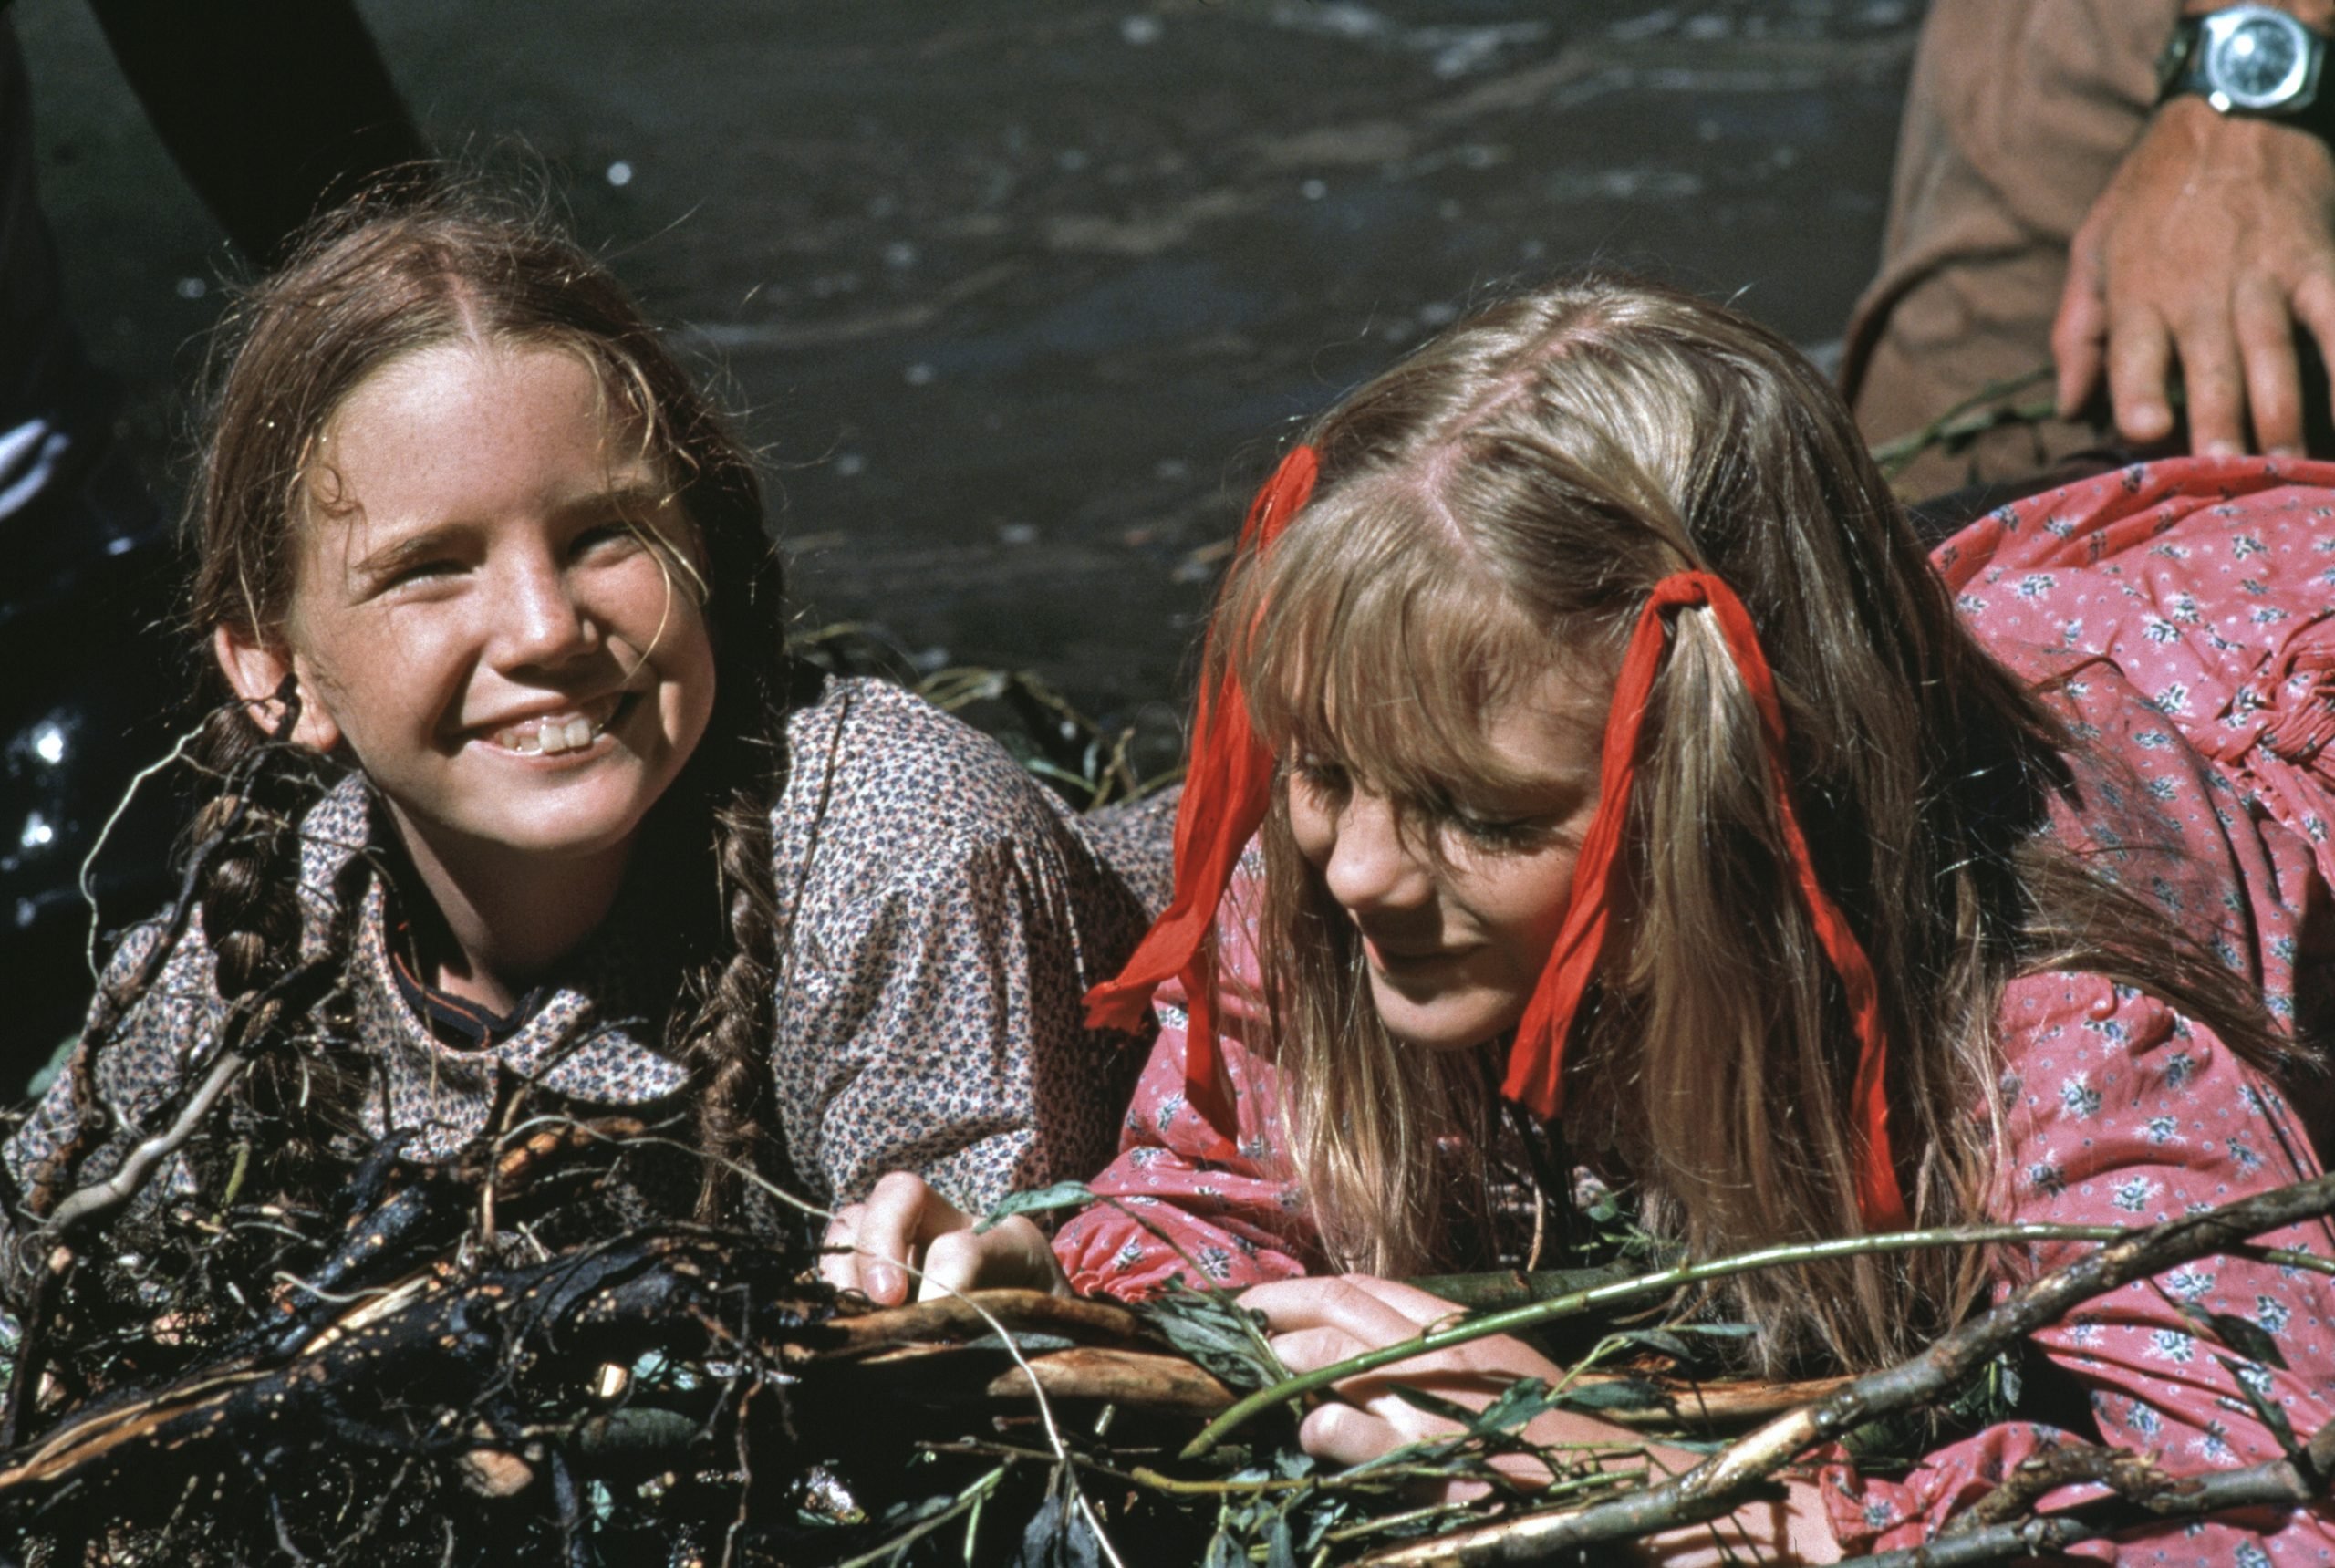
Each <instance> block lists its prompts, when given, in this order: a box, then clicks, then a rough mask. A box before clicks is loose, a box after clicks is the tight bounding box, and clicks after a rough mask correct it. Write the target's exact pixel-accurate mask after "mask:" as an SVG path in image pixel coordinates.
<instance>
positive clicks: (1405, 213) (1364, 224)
mask: <svg viewBox="0 0 2335 1568" xmlns="http://www.w3.org/2000/svg"><path fill="white" fill-rule="evenodd" d="M362 8H363V10H364V11H365V13H366V15H367V16H368V20H369V21H370V22H371V24H372V25H373V26H374V29H375V31H376V34H377V36H379V40H380V43H381V47H382V50H383V53H384V55H385V56H386V57H387V59H388V62H389V67H390V69H391V71H392V73H393V74H394V75H395V76H396V78H398V80H399V82H400V85H401V87H402V88H403V89H404V91H405V93H406V95H407V97H408V99H409V101H410V103H411V104H412V106H413V108H414V109H415V111H416V113H417V115H418V116H419V117H420V119H421V120H422V122H423V124H424V126H425V128H426V130H428V131H429V132H430V133H431V136H432V138H433V139H434V140H435V141H436V142H437V143H438V144H439V145H440V146H441V148H446V149H458V150H459V149H468V150H472V151H483V152H493V151H508V150H511V149H514V148H524V149H527V150H531V151H532V153H533V154H534V156H535V157H536V158H537V159H539V160H540V161H541V162H542V164H543V165H545V167H546V168H547V169H548V171H550V173H551V174H552V176H553V178H554V179H555V182H557V183H559V184H560V185H562V186H563V187H564V189H565V190H566V192H567V200H568V201H569V202H570V204H571V206H572V208H573V210H574V213H575V215H576V221H577V223H578V225H579V226H580V228H581V229H582V230H583V232H584V233H585V234H586V237H587V238H588V239H590V240H591V241H592V242H593V243H594V244H599V245H602V246H604V247H606V248H607V251H608V252H609V253H610V254H612V255H613V256H614V257H615V258H616V260H617V265H619V267H620V269H621V271H622V272H623V274H624V275H625V276H626V277H627V278H628V280H629V281H630V282H631V283H632V284H633V285H634V286H636V287H637V288H638V289H639V290H640V291H641V292H642V293H643V294H644V295H645V296H648V298H649V301H650V303H651V304H652V306H654V308H655V309H656V310H657V311H658V313H659V315H660V316H662V317H665V318H667V319H669V320H678V321H680V322H684V323H687V324H689V327H690V332H691V334H692V336H693V337H694V339H695V341H696V343H697V344H698V345H699V346H700V348H701V350H702V351H703V353H704V354H705V355H706V356H707V357H708V358H710V359H711V360H712V361H713V362H715V363H717V364H720V365H721V366H723V367H725V368H726V369H727V371H728V374H729V376H730V378H731V379H732V388H733V394H734V400H735V401H737V402H738V403H739V404H741V405H742V407H743V408H744V409H745V410H747V413H748V422H749V428H750V429H751V430H752V433H753V435H754V437H755V439H756V441H757V442H758V443H759V444H760V445H761V447H762V448H763V451H764V452H766V453H767V454H768V457H769V459H770V462H771V468H772V473H773V480H774V487H775V493H776V494H777V496H778V498H779V501H780V519H779V520H780V523H781V525H782V527H783V528H784V532H785V534H786V535H787V536H788V537H789V539H790V540H791V542H792V549H793V555H794V562H795V574H794V576H795V582H796V584H797V585H798V587H799V591H800V597H801V599H802V601H803V603H804V606H805V614H806V616H808V617H811V618H874V619H878V620H880V621H882V622H883V623H884V624H885V625H886V626H887V628H889V630H890V631H891V633H892V634H893V635H894V636H895V637H896V638H897V639H898V641H899V643H900V644H901V645H902V646H903V647H904V648H905V649H908V650H909V651H910V652H912V653H915V654H917V655H918V656H920V657H921V658H923V659H926V660H928V661H937V660H939V659H943V658H946V659H960V660H970V661H980V662H989V663H998V664H1007V665H1016V666H1031V667H1034V668H1035V669H1037V670H1040V671H1042V672H1043V673H1044V674H1046V675H1047V676H1049V677H1050V678H1052V679H1053V680H1055V681H1056V682H1058V683H1059V684H1060V685H1062V686H1064V688H1066V689H1068V690H1069V691H1072V692H1074V694H1076V695H1077V696H1078V697H1079V698H1081V699H1082V700H1083V701H1086V702H1087V703H1089V704H1091V705H1093V706H1095V707H1097V708H1100V709H1103V710H1124V709H1126V708H1127V707H1128V706H1129V705H1131V704H1134V703H1136V702H1139V701H1143V700H1145V699H1148V698H1157V697H1171V696H1173V695H1174V694H1175V693H1176V691H1177V690H1178V674H1179V671H1180V670H1181V669H1182V664H1183V660H1184V658H1185V653H1186V649H1187V647H1188V641H1189V637H1190V630H1191V627H1192V623H1193V618H1194V617H1195V616H1196V615H1197V614H1198V613H1199V611H1200V610H1201V608H1202V607H1203V606H1204V602H1205V594H1206V590H1207V586H1208V576H1207V573H1206V571H1205V569H1204V568H1203V567H1200V566H1197V565H1196V564H1195V563H1193V562H1192V561H1191V559H1190V556H1191V552H1192V551H1193V550H1194V549H1196V548H1197V547H1199V546H1201V545H1205V544H1207V543H1208V542H1209V541H1210V540H1213V539H1215V538H1218V537H1219V536H1220V535H1223V534H1224V533H1225V532H1226V531H1227V530H1228V529H1229V528H1230V526H1231V524H1232V523H1233V521H1235V520H1236V519H1237V516H1238V514H1239V510H1240V502H1241V501H1242V499H1243V498H1244V497H1245V493H1246V491H1247V489H1248V487H1249V486H1250V485H1251V483H1253V481H1254V478H1255V476H1256V475H1257V474H1258V472H1260V471H1261V467H1262V466H1263V465H1264V464H1265V463H1266V462H1267V461H1268V454H1269V452H1271V448H1272V447H1273V444H1274V443H1275V441H1277V440H1278V439H1279V438H1280V437H1281V436H1282V434H1283V433H1284V432H1285V431H1286V430H1287V429H1288V427H1289V424H1290V422H1291V421H1293V420H1295V419H1297V418H1299V417H1301V416H1302V415H1305V414H1308V413H1310V412H1313V410H1317V409H1319V408H1320V407H1322V406H1323V404H1325V403H1326V402H1328V401H1329V400H1333V399H1334V397H1335V396H1336V395H1337V394H1338V392H1339V391H1340V390H1341V389H1344V388H1345V387H1347V386H1349V385H1351V384H1352V383H1353V382H1354V381H1355V380H1357V379H1360V378H1362V377H1364V376H1365V375H1367V374H1369V373H1370V372H1371V371H1373V370H1375V369H1377V368H1378V367H1380V366H1381V365H1383V364H1385V362H1386V361H1387V360H1388V359H1389V358H1391V357H1393V356H1394V355H1395V354H1396V353H1398V352H1399V351H1400V350H1401V349H1402V348H1403V347H1404V346H1405V345H1406V344H1408V343H1411V342H1415V341H1416V340H1417V338H1418V337H1420V336H1421V335H1422V334H1423V333H1427V332H1429V331H1431V330H1432V329H1433V328H1434V327H1436V326H1437V325H1439V324H1441V323H1443V322H1445V321H1447V320H1448V319H1450V318H1451V317H1452V316H1453V315H1454V314H1456V313H1458V312H1460V311H1462V310H1464V309H1465V308H1466V307H1467V306H1468V301H1469V300H1470V299H1471V298H1474V297H1477V296H1480V295H1481V294H1483V293H1484V292H1486V291H1489V290H1494V289H1498V288H1500V287H1501V286H1504V285H1506V284H1509V283H1510V282H1513V281H1515V280H1518V279H1527V278H1531V277H1534V276H1537V275H1543V274H1545V273H1547V272H1548V271H1550V270H1551V269H1554V268H1557V267H1560V266H1563V265H1572V264H1575V263H1579V262H1583V261H1589V260H1598V261H1606V262H1614V263H1621V264H1626V265H1636V266H1641V267H1651V268H1654V269H1656V270H1659V271H1663V272H1666V273H1667V274H1669V275H1673V276H1676V277H1681V278H1684V279H1686V280H1687V281H1689V282H1691V283H1693V284H1695V285H1697V286H1701V287H1704V288H1707V289H1709V290H1713V291H1718V292H1721V293H1725V294H1729V295H1734V294H1738V292H1739V293H1740V297H1741V298H1742V300H1743V302H1744V303H1745V304H1746V305H1748V306H1749V308H1751V309H1752V310H1753V311H1755V312H1756V313H1758V314H1759V315H1761V316H1762V317H1765V318H1767V319H1768V320H1769V321H1770V322H1772V323H1774V324H1775V325H1777V326H1779V327H1781V328H1782V329H1783V330H1785V331H1786V332H1787V333H1789V334H1790V336H1792V337H1794V338H1795V339H1796V340H1798V341H1801V342H1802V343H1804V344H1808V345H1810V346H1811V347H1812V346H1818V345H1822V344H1825V343H1827V342H1829V341H1830V340H1832V338H1834V337H1836V336H1837V334H1838V331H1839V323H1840V321H1841V318H1842V315H1843V313H1844V312H1845V310H1846V307H1847V306H1848V303H1849V301H1850V300H1851V298H1852V296H1853V295H1854V293H1855V291H1856V289H1857V287H1858V286H1859V285H1860V283H1861V282H1862V281H1863V278H1864V276H1865V275H1866V274H1867V273H1868V271H1869V270H1870V268H1871V266H1872V262H1873V254H1874V253H1875V249H1876V246H1877V244H1878V239H1879V233H1880V223H1881V201H1882V193H1883V190H1884V182H1885V179H1886V174H1887V164H1888V159H1889V154H1890V148H1891V143H1892V141H1893V139H1894V126H1895V113H1896V109H1897V103H1898V99H1899V95H1900V93H1901V92H1902V90H1903V78H1904V68H1905V65H1906V61H1907V58H1908V56H1909V53H1910V49H1911V45H1912V39H1913V35H1914V32H1915V26H1916V24H1917V21H1918V14H1919V6H1918V5H1912V4H1906V3H1904V0H1767V3H1763V4H1754V3H1749V0H1733V3H1717V4H1704V5H1652V4H1645V3H1643V0H1640V3H1622V0H1570V3H1568V4H1565V5H1546V4H1543V5H1511V4H1495V3H1490V0H1438V3H1429V0H1404V3H1401V4H1370V5H1365V4H1351V3H1343V0H1216V3H1213V4H1199V3H1194V0H1162V3H1140V0H1121V3H1117V4H1095V3H1091V0H862V3H856V4H841V5H839V4H835V0H815V3H787V4H774V3H772V0H692V3H691V4H690V5H676V6H662V7H655V8H653V9H652V8H647V7H642V6H639V5H630V4H619V3H617V0H565V3H563V4H560V5H510V4H483V3H480V0H396V3H394V4H391V3H389V0H380V3H376V4H368V5H364V6H363V7H362ZM15 10H16V16H17V25H18V26H19V28H20V29H21V30H22V32H23V35H24V36H25V40H26V48H27V51H28V54H29V56H30V58H31V64H32V69H33V72H34V77H35V88H36V93H37V94H38V99H37V103H38V109H39V113H40V119H41V128H42V135H43V143H44V154H45V156H44V174H45V177H46V180H47V186H46V195H47V202H48V205H49V209H50V212H51V213H52V216H53V218H54V220H55V222H56V224H57V230H58V238H59V243H60V245H61V247H62V248H63V250H64V252H65V254H66V257H67V265H68V266H69V268H70V269H71V271H72V273H73V275H74V287H75V293H76V298H77V301H78V309H79V312H80V315H81V317H82V319H83V320H84V322H85V323H86V324H87V325H88V328H89V330H90V337H91V339H92V343H93V346H94V348H95V349H96V350H97V352H98V353H99V355H100V356H101V357H102V358H105V359H106V360H107V361H108V363H109V364H110V365H111V366H112V367H113V368H114V369H117V370H119V372H121V373H122V374H124V375H125V376H127V377H128V378H129V379H130V381H131V383H132V386H133V389H134V390H135V392H136V394H137V401H136V404H135V417H136V422H137V430H138V433H139V437H140V441H141V442H142V444H143V446H144V448H145V450H146V452H148V453H149V454H150V456H153V457H156V458H159V457H161V456H162V455H163V454H164V452H166V450H167V448H166V446H165V444H164V441H163V437H164V435H165V433H166V432H167V431H169V430H170V428H171V409H172V407H173V404H172V401H171V400H172V395H173V393H174V391H175V390H176V389H177V388H178V387H179V386H180V385H181V383H182V380H183V379H184V374H185V372H186V370H187V369H188V368H189V366H190V365H191V363H192V351H191V349H190V348H189V347H188V345H189V341H190V339H191V338H192V337H193V336H194V335H196V334H198V333H200V331H201V330H202V327H204V325H205V324H206V322H207V321H208V320H209V319H210V317H211V313H212V311H213V309H214V308H215V307H216V305H217V303H218V297H219V296H218V291H217V287H216V284H217V280H218V279H219V277H220V276H221V275H222V274H223V272H226V271H230V270H231V269H232V267H233V265H234V264H233V259H232V257H231V256H230V255H229V254H228V253H227V252H226V250H225V247H224V244H223V242H222V241H220V240H219V239H218V238H217V235H216V231H215V230H214V229H213V227H212V225H211V224H210V223H209V221H208V219H207V218H206V217H205V216H204V214H203V213H202V209H201V208H200V207H199V206H198V205H197V204H196V203H195V202H194V200H193V198H192V196H191V195H190V194H189V193H188V192H187V191H186V190H185V188H184V186H183V185H182V183H181V182H179V181H178V180H177V179H176V177H175V175H174V173H173V171H171V167H170V165H169V162H168V160H167V158H166V157H165V156H164V154H163V153H162V152H161V150H160V148H159V146H158V145H157V144H156V143H155V141H154V140H153V137H152V134H151V133H150V131H149V130H147V129H146V128H145V125H144V123H143V121H142V119H140V116H139V114H138V111H137V109H136V106H135V104H134V102H133V101H132V100H131V99H130V98H129V96H128V94H127V92H126V90H125V89H124V88H122V87H121V86H120V84H119V79H118V78H117V77H116V76H115V75H114V74H113V72H112V69H111V67H110V62H109V58H108V57H107V55H106V53H105V49H104V46H103V44H102V41H101V40H100V39H99V36H98V35H97V32H96V28H95V26H94V24H93V23H92V21H91V20H90V18H89V16H88V13H87V12H86V10H85V9H84V8H82V7H81V6H80V5H76V4H73V3H72V0H22V3H20V4H19V5H16V7H15ZM190 296H192V297H190ZM165 478H166V479H167V475H165Z"/></svg>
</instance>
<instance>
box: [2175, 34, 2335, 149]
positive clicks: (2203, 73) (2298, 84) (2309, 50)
mask: <svg viewBox="0 0 2335 1568" xmlns="http://www.w3.org/2000/svg"><path fill="white" fill-rule="evenodd" d="M2326 61H2327V36H2326V35H2325V34H2323V33H2318V32H2314V31H2313V30H2311V29H2310V28H2309V27H2306V26H2303V25H2302V24H2301V23H2300V22H2299V21H2297V20H2296V19H2295V18H2294V17H2292V16H2288V15H2287V13H2285V12H2284V11H2274V10H2272V9H2271V8H2270V7H2269V6H2268V5H2232V6H2229V7H2228V8H2227V9H2226V10H2220V11H2209V12H2207V13H2206V14H2205V15H2204V16H2184V17H2182V18H2181V20H2180V21H2179V22H2177V23H2175V24H2174V28H2173V36H2172V37H2170V38H2168V39H2166V40H2165V45H2164V54H2163V55H2161V56H2159V57H2158V58H2157V65H2156V83H2157V99H2156V100H2157V102H2158V103H2160V104H2162V103H2164V102H2165V101H2166V100H2167V99H2173V98H2175V97H2178V96H2180V95H2182V94H2185V93H2195V94H2197V95H2198V96H2199V97H2201V98H2203V99H2205V101H2206V102H2207V103H2209V104H2211V105H2213V107H2214V108H2215V109H2216V110H2217V111H2218V112H2220V113H2222V114H2234V115H2247V116H2251V117H2254V118H2256V119H2273V120H2281V121H2284V122H2286V123H2288V124H2291V125H2296V126H2299V127H2301V128H2303V129H2305V130H2312V131H2316V132H2317V133H2318V134H2319V135H2320V136H2323V137H2330V138H2335V93H2330V94H2322V93H2321V91H2320V83H2321V80H2322V78H2323V76H2324V67H2325V65H2326Z"/></svg>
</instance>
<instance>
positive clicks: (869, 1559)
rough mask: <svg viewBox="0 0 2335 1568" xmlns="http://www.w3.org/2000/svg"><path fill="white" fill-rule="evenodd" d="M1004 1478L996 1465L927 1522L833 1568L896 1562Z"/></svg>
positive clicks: (866, 1567)
mask: <svg viewBox="0 0 2335 1568" xmlns="http://www.w3.org/2000/svg"><path fill="white" fill-rule="evenodd" d="M1004 1479H1005V1467H1004V1466H1003V1465H1000V1466H998V1467H997V1469H993V1470H991V1471H990V1472H989V1474H987V1475H985V1476H983V1477H981V1480H977V1481H975V1482H974V1483H973V1484H972V1485H970V1486H969V1487H967V1488H966V1489H965V1490H962V1491H960V1492H959V1493H958V1494H957V1496H956V1498H955V1499H954V1501H951V1502H950V1504H949V1506H948V1507H947V1508H945V1509H942V1510H941V1511H939V1513H936V1514H934V1515H933V1516H932V1517H931V1518H930V1519H920V1520H918V1521H917V1522H916V1523H915V1524H914V1525H912V1526H911V1527H910V1528H908V1530H906V1531H903V1532H901V1533H899V1534H898V1535H896V1536H894V1537H893V1538H892V1539H891V1540H889V1541H887V1542H885V1543H884V1544H883V1545H881V1546H878V1547H877V1548H876V1550H875V1551H873V1552H861V1553H860V1554H859V1555H858V1556H856V1557H854V1558H851V1559H849V1560H847V1561H846V1562H843V1563H836V1564H835V1568H869V1564H871V1563H880V1562H883V1561H885V1560H886V1559H890V1560H892V1561H894V1562H897V1561H898V1559H899V1555H900V1553H901V1552H905V1551H907V1550H908V1548H909V1547H911V1546H913V1545H915V1544H916V1543H917V1542H919V1541H921V1540H923V1539H924V1538H925V1537H926V1536H928V1535H929V1534H931V1533H932V1532H934V1531H936V1530H938V1529H939V1528H940V1527H941V1526H942V1525H944V1524H946V1523H948V1522H949V1521H950V1520H952V1519H959V1518H961V1517H963V1515H964V1513H965V1511H967V1510H968V1509H973V1508H979V1507H980V1506H981V1503H982V1502H983V1501H985V1500H986V1499H987V1498H988V1497H989V1494H990V1493H991V1492H993V1491H995V1490H997V1483H998V1482H1000V1481H1001V1480H1004Z"/></svg>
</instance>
